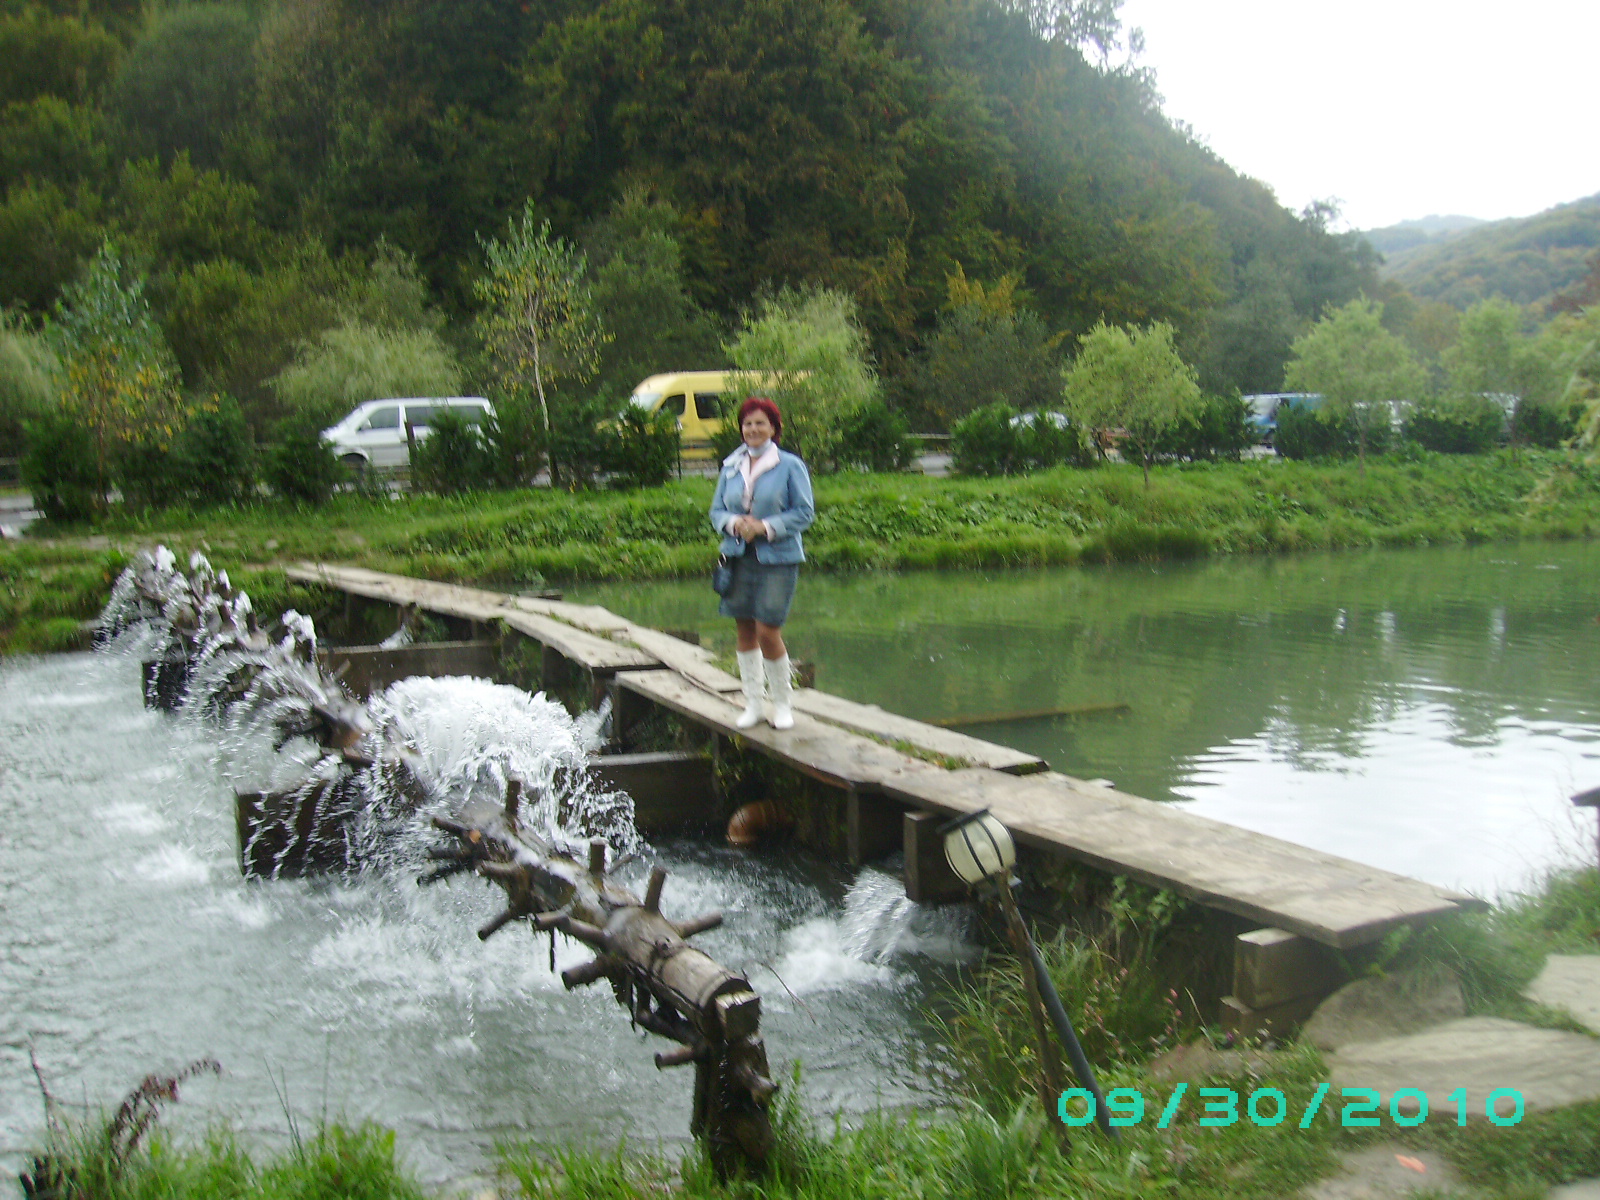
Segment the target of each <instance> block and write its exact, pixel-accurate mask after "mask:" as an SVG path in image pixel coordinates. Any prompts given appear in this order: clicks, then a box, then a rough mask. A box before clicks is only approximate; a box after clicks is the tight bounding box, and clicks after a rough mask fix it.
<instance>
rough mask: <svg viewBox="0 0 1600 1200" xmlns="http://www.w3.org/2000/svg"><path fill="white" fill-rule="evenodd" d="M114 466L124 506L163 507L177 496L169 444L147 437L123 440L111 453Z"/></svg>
mask: <svg viewBox="0 0 1600 1200" xmlns="http://www.w3.org/2000/svg"><path fill="white" fill-rule="evenodd" d="M112 468H113V470H114V471H115V472H116V482H117V487H118V489H119V490H120V491H121V492H122V505H123V507H124V508H130V509H154V508H160V507H162V505H164V504H166V503H169V502H170V501H172V500H173V499H176V498H177V495H178V487H177V484H176V481H175V480H174V478H173V476H174V474H175V473H176V465H175V463H174V461H173V456H172V447H170V446H164V445H162V444H161V443H160V442H156V441H146V440H144V439H136V440H134V441H131V442H123V443H121V444H119V445H118V446H117V448H116V453H115V454H114V455H113V456H112Z"/></svg>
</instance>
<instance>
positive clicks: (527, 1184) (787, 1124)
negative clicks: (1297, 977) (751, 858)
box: [501, 1052, 1335, 1200]
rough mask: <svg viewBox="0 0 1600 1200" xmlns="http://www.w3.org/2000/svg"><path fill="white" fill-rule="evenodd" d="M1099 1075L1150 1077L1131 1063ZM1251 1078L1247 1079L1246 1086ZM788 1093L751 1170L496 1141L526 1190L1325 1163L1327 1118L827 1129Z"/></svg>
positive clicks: (1053, 1192)
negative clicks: (1107, 1127)
mask: <svg viewBox="0 0 1600 1200" xmlns="http://www.w3.org/2000/svg"><path fill="white" fill-rule="evenodd" d="M1320 1073H1321V1064H1320V1060H1318V1059H1317V1058H1316V1055H1315V1053H1314V1052H1312V1053H1303V1054H1297V1055H1292V1056H1287V1057H1286V1058H1285V1060H1284V1063H1283V1067H1282V1071H1281V1073H1280V1075H1278V1076H1275V1078H1274V1083H1275V1085H1276V1086H1279V1087H1281V1088H1283V1089H1284V1090H1285V1092H1286V1094H1288V1095H1289V1096H1290V1098H1291V1103H1292V1104H1294V1105H1296V1106H1298V1107H1297V1108H1296V1111H1298V1110H1299V1108H1301V1107H1304V1104H1305V1101H1306V1099H1307V1097H1309V1095H1310V1094H1311V1092H1312V1091H1313V1089H1314V1088H1315V1084H1316V1078H1317V1076H1318V1075H1320ZM1108 1086H1127V1087H1136V1088H1141V1089H1142V1090H1144V1091H1145V1092H1146V1093H1149V1092H1150V1091H1151V1090H1152V1087H1151V1084H1150V1081H1149V1080H1148V1078H1146V1077H1144V1076H1143V1075H1142V1074H1141V1073H1139V1072H1137V1071H1127V1072H1122V1073H1118V1074H1116V1075H1113V1076H1112V1077H1110V1079H1109V1082H1108ZM1252 1086H1254V1085H1252ZM801 1111H802V1110H801V1107H800V1106H799V1104H798V1103H796V1104H795V1107H794V1108H793V1109H792V1110H791V1111H790V1112H789V1113H788V1114H787V1115H782V1116H780V1117H779V1118H778V1119H777V1120H775V1122H774V1127H775V1129H776V1131H777V1136H778V1150H777V1152H776V1155H775V1160H774V1162H773V1164H772V1169H771V1170H770V1171H769V1173H768V1174H767V1175H766V1176H765V1177H763V1178H761V1179H759V1180H757V1179H746V1180H732V1181H726V1182H725V1181H720V1180H718V1179H717V1178H716V1176H715V1174H714V1172H712V1170H711V1169H710V1166H709V1164H708V1163H707V1162H706V1161H705V1160H704V1158H703V1156H701V1155H700V1154H699V1153H698V1152H697V1151H691V1152H690V1153H689V1154H688V1155H687V1156H686V1157H685V1158H684V1160H683V1161H682V1162H681V1163H680V1164H677V1165H676V1166H674V1164H672V1163H671V1162H669V1161H668V1160H666V1159H663V1158H660V1157H650V1156H628V1155H625V1154H623V1153H621V1152H616V1153H610V1154H588V1155H585V1154H574V1153H572V1152H570V1151H561V1152H553V1153H552V1152H549V1151H542V1150H541V1149H540V1148H538V1147H535V1146H512V1147H502V1149H501V1162H502V1166H503V1169H504V1171H505V1173H506V1175H507V1177H508V1179H510V1180H514V1181H515V1182H516V1183H517V1184H518V1186H519V1188H520V1190H521V1191H522V1194H523V1195H525V1196H527V1197H529V1200H591V1198H592V1200H600V1198H601V1197H606V1198H610V1197H626V1198H630V1200H631V1198H634V1197H640V1198H642V1197H645V1196H655V1195H660V1194H661V1193H662V1192H664V1191H671V1192H673V1193H674V1194H676V1195H679V1196H682V1197H684V1198H685V1200H758V1198H759V1200H855V1198H857V1197H859V1198H861V1200H902V1198H904V1200H912V1198H914V1197H915V1198H922V1197H929V1196H939V1197H950V1198H951V1200H1002V1198H1009V1197H1017V1198H1029V1197H1062V1196H1071V1197H1077V1198H1080V1200H1098V1198H1100V1197H1108V1198H1109V1197H1113V1196H1115V1197H1150V1198H1154V1197H1170V1196H1175V1195H1181V1196H1184V1197H1192V1198H1194V1200H1223V1198H1224V1197H1226V1198H1228V1200H1267V1198H1268V1197H1273V1198H1276V1197H1281V1196H1285V1195H1291V1194H1293V1192H1294V1191H1295V1189H1296V1188H1298V1187H1299V1186H1301V1185H1302V1184H1304V1183H1307V1182H1309V1181H1311V1180H1313V1179H1315V1178H1317V1177H1319V1176H1320V1175H1321V1174H1323V1173H1325V1172H1326V1171H1327V1169H1328V1168H1329V1166H1330V1165H1331V1152H1330V1145H1331V1143H1332V1141H1333V1138H1334V1136H1335V1133H1334V1129H1333V1126H1332V1125H1331V1123H1328V1122H1318V1123H1317V1124H1316V1125H1314V1126H1313V1127H1312V1128H1310V1129H1308V1130H1300V1129H1297V1128H1292V1127H1291V1128H1278V1129H1273V1128H1266V1127H1258V1126H1255V1125H1253V1124H1251V1123H1249V1122H1236V1123H1234V1124H1233V1125H1231V1126H1227V1127H1216V1126H1202V1125H1200V1124H1199V1117H1200V1110H1199V1108H1198V1106H1193V1110H1192V1111H1183V1112H1180V1114H1179V1116H1178V1118H1177V1119H1176V1120H1174V1121H1173V1122H1172V1123H1171V1125H1170V1126H1169V1127H1168V1128H1166V1129H1160V1130H1158V1129H1156V1128H1155V1124H1156V1113H1155V1112H1153V1111H1152V1112H1150V1113H1148V1114H1147V1116H1146V1119H1145V1120H1143V1121H1142V1122H1140V1123H1139V1124H1137V1125H1135V1126H1130V1127H1128V1128H1127V1129H1124V1130H1123V1135H1124V1136H1123V1140H1122V1141H1121V1142H1119V1143H1115V1144H1113V1143H1111V1142H1108V1141H1107V1140H1106V1139H1105V1138H1104V1137H1103V1136H1102V1135H1101V1134H1100V1133H1098V1132H1097V1131H1095V1130H1092V1129H1080V1130H1074V1131H1073V1132H1072V1140H1071V1143H1070V1146H1066V1147H1064V1146H1063V1144H1062V1141H1061V1137H1060V1134H1061V1128H1060V1126H1059V1125H1057V1124H1056V1123H1055V1122H1054V1121H1053V1120H1052V1121H1048V1122H1047V1121H1046V1119H1045V1118H1044V1117H1043V1115H1042V1114H1040V1113H1039V1111H1038V1108H1037V1104H1036V1102H1033V1101H1028V1102H1024V1103H1022V1104H1020V1105H1018V1106H1015V1107H1013V1108H1012V1109H1011V1110H1010V1111H1009V1112H1008V1113H1006V1114H1005V1115H1004V1116H999V1117H997V1116H994V1115H992V1114H990V1113H988V1112H985V1111H983V1110H981V1109H977V1108H971V1107H969V1108H966V1109H963V1110H961V1111H959V1112H940V1113H933V1114H925V1115H912V1114H896V1113H881V1112H880V1113H875V1114H872V1115H870V1116H868V1117H867V1118H866V1119H865V1120H864V1121H863V1122H862V1123H861V1124H860V1125H859V1126H857V1127H853V1128H847V1127H845V1126H844V1125H843V1124H842V1122H840V1121H838V1120H837V1119H836V1120H835V1122H834V1123H833V1128H832V1129H831V1130H830V1131H829V1132H828V1133H827V1134H826V1135H824V1134H822V1133H820V1132H819V1131H818V1130H817V1129H816V1128H815V1126H814V1125H813V1124H812V1123H810V1122H809V1121H807V1120H805V1119H804V1118H803V1117H801V1116H800V1113H801Z"/></svg>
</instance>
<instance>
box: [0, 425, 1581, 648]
mask: <svg viewBox="0 0 1600 1200" xmlns="http://www.w3.org/2000/svg"><path fill="white" fill-rule="evenodd" d="M816 493H817V523H816V526H815V527H814V529H813V530H812V531H811V532H810V533H808V534H807V535H806V548H807V554H808V556H809V558H810V560H811V563H812V565H813V568H814V569H822V570H834V571H852V570H911V569H925V568H963V567H984V568H996V567H1011V566H1046V565H1056V564H1063V565H1064V564H1072V563H1079V562H1115V561H1129V560H1155V559H1171V558H1193V557H1199V556H1205V555H1214V554H1257V553H1282V552H1293V551H1300V550H1318V549H1338V548H1353V547H1369V546H1410V545H1426V544H1433V543H1462V542H1484V541H1509V540H1516V539H1520V538H1572V537H1589V536H1593V535H1595V534H1596V533H1597V532H1600V473H1597V472H1596V471H1595V470H1594V469H1592V468H1590V467H1586V466H1584V465H1582V464H1579V463H1577V462H1576V461H1575V460H1573V459H1572V458H1571V457H1570V456H1568V455H1565V454H1559V453H1545V454H1541V453H1531V452H1526V451H1525V452H1523V453H1522V454H1520V455H1518V456H1515V457H1513V456H1512V455H1510V454H1509V453H1504V452H1502V453H1500V454H1497V455H1491V456H1484V457H1450V456H1443V455H1426V456H1423V457H1421V458H1419V459H1417V460H1416V461H1404V462H1402V461H1395V460H1385V461H1375V462H1372V463H1370V464H1369V465H1368V466H1367V468H1366V470H1365V471H1363V470H1361V468H1360V467H1359V466H1357V465H1356V464H1354V463H1335V464H1317V463H1303V462H1288V461H1281V460H1257V461H1249V462H1243V463H1221V464H1197V465H1189V466H1177V467H1166V468H1162V469H1159V470H1157V471H1155V472H1153V473H1152V475H1151V480H1150V486H1149V488H1148V489H1146V488H1145V487H1144V486H1143V484H1142V482H1141V479H1140V474H1139V472H1138V470H1137V469H1135V468H1132V467H1126V466H1106V467H1100V468H1098V469H1093V470H1074V469H1070V468H1060V469H1057V470H1054V471H1048V472H1042V473H1040V474H1037V475H1030V476H1024V477H1020V478H1010V479H993V480H991V479H981V480H980V479H929V478H925V477H922V476H913V475H841V476H833V477H828V478H821V479H818V480H817V482H816ZM710 495H711V481H710V480H705V479H690V480H683V481H680V482H677V483H673V484H670V485H668V486H666V487H663V488H658V489H653V490H650V491H643V492H631V493H612V492H589V493H578V494H569V493H564V492H548V491H525V492H509V493H485V494H481V495H471V496H467V497H461V498H450V499H443V498H438V497H431V496H407V497H400V498H394V499H388V498H371V497H365V496H357V495H344V496H340V497H337V498H336V499H335V500H334V501H332V502H331V503H329V504H327V505H325V506H323V507H321V508H318V509H315V510H303V509H296V508H294V507H292V506H284V505H281V504H276V503H275V504H262V505H257V506H247V507H242V508H219V509H211V510H206V511H200V512H191V511H187V510H166V511H162V512H157V513H152V514H144V515H141V516H137V517H134V516H121V517H118V518H115V519H112V520H109V521H107V522H105V523H103V524H101V525H100V526H98V527H95V528H92V529H88V528H50V527H46V526H39V527H36V528H35V530H34V531H31V533H32V536H30V537H29V538H27V539H25V540H23V541H22V542H8V543H5V545H4V547H3V549H0V648H3V649H4V650H5V651H6V652H11V653H16V652H23V651H36V650H37V651H42V650H50V649H56V648H60V647H62V646H64V645H67V644H70V642H71V639H72V638H73V637H75V636H76V623H77V622H78V621H81V620H83V619H86V618H88V617H90V616H92V615H94V613H95V612H96V611H98V609H99V607H100V605H101V603H102V602H103V601H104V598H105V594H106V590H107V587H108V586H109V580H110V579H111V578H113V577H114V576H115V574H116V571H117V570H119V569H120V567H121V565H122V563H123V561H124V556H125V555H127V554H128V553H130V552H132V551H133V550H136V549H138V548H140V547H144V546H149V545H152V544H154V543H155V542H157V541H161V542H165V543H166V544H167V545H169V546H171V547H173V549H174V550H176V551H178V552H179V553H180V556H181V555H186V554H187V553H188V552H189V551H190V550H194V549H205V550H207V551H208V552H209V553H210V554H211V555H212V557H213V559H215V560H216V562H217V563H218V565H219V566H224V567H227V568H229V569H230V571H231V572H232V574H233V576H234V579H235V581H236V582H238V583H241V584H243V585H244V586H245V587H247V588H248V589H249V590H250V591H251V594H252V596H253V597H254V598H255V599H256V600H257V601H258V607H259V608H261V609H262V610H264V611H270V610H271V609H273V608H274V607H275V606H276V605H278V604H281V603H294V602H295V594H294V593H293V592H292V590H291V589H288V588H286V585H285V582H284V579H283V575H282V573H281V572H278V571H274V570H273V569H272V568H273V566H274V564H277V563H282V562H285V561H289V560H294V559H306V558H315V559H327V560H332V561H340V562H349V563H356V564H360V565H363V566H368V567H372V568H375V569H379V570H386V571H395V572H400V573H403V574H409V575H418V576H424V577H427V578H432V579H440V580H448V581H456V582H485V583H498V584H531V583H540V582H559V581H562V580H575V579H659V578H670V577H674V576H692V575H697V574H700V573H702V572H705V571H707V570H708V569H709V562H710V557H711V547H712V541H711V535H710V530H709V528H708V525H707V522H706V519H705V512H706V507H707V505H708V504H709V501H710ZM302 600H303V597H302Z"/></svg>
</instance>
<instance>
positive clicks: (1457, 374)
mask: <svg viewBox="0 0 1600 1200" xmlns="http://www.w3.org/2000/svg"><path fill="white" fill-rule="evenodd" d="M1524 322H1525V317H1524V314H1523V311H1522V309H1521V308H1519V307H1518V306H1517V305H1515V304H1512V303H1511V302H1510V301H1508V300H1480V301H1479V302H1478V303H1476V304H1474V305H1473V306H1472V307H1471V308H1469V309H1467V311H1466V312H1465V313H1463V314H1462V315H1461V321H1460V324H1459V326H1458V331H1457V335H1456V342H1455V345H1453V346H1451V347H1450V348H1449V349H1447V350H1446V351H1445V352H1444V353H1443V355H1442V356H1441V361H1442V362H1443V365H1444V371H1445V380H1446V386H1447V388H1448V390H1449V394H1450V396H1451V397H1452V398H1453V399H1455V400H1456V401H1458V402H1466V401H1469V400H1471V399H1473V398H1484V399H1490V400H1493V401H1495V402H1496V403H1498V404H1499V405H1500V406H1501V408H1502V409H1503V410H1504V411H1505V412H1506V413H1507V415H1508V416H1509V417H1510V421H1511V439H1512V444H1513V445H1517V444H1520V443H1521V442H1522V441H1524V440H1525V438H1526V434H1527V431H1528V429H1529V427H1530V426H1538V425H1540V424H1541V423H1543V422H1541V414H1540V413H1539V412H1538V411H1536V410H1547V409H1549V408H1550V406H1551V405H1552V404H1553V403H1554V402H1555V400H1556V399H1557V396H1558V395H1559V393H1560V381H1559V380H1558V377H1557V367H1556V362H1555V361H1554V359H1553V358H1552V357H1551V356H1549V355H1548V354H1546V353H1545V352H1544V348H1543V347H1541V346H1539V345H1538V344H1537V343H1536V341H1535V339H1534V338H1533V337H1532V336H1530V335H1529V334H1527V333H1525V332H1524V329H1523V325H1524Z"/></svg>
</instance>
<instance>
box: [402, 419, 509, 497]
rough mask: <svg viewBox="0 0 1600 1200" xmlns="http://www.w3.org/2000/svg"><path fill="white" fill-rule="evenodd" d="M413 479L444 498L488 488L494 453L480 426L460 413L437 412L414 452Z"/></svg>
mask: <svg viewBox="0 0 1600 1200" xmlns="http://www.w3.org/2000/svg"><path fill="white" fill-rule="evenodd" d="M411 478H412V480H413V481H414V482H415V483H417V484H419V485H420V486H422V487H424V488H426V489H427V490H428V491H430V492H437V493H438V494H439V495H441V496H450V495H455V494H458V493H460V492H472V491H479V490H482V489H483V488H485V487H488V486H489V485H490V484H491V483H492V482H493V472H492V471H491V470H490V450H489V447H488V445H487V444H486V443H485V442H484V439H483V435H482V433H480V432H479V430H478V427H477V426H476V425H473V424H471V423H469V422H468V421H467V419H466V418H465V417H463V416H461V414H459V413H454V412H451V411H450V410H449V409H447V408H438V409H435V410H434V414H433V423H432V424H431V425H430V426H429V427H428V436H427V437H425V438H422V439H420V440H419V441H418V442H417V444H416V447H415V448H414V449H413V450H412V451H411Z"/></svg>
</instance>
